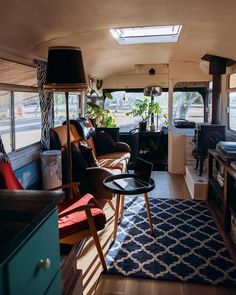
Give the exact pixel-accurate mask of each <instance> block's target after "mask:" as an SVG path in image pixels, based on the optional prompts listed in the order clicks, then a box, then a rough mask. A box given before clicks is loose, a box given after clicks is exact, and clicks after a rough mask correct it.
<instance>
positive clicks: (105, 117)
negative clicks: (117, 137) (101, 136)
mask: <svg viewBox="0 0 236 295" xmlns="http://www.w3.org/2000/svg"><path fill="white" fill-rule="evenodd" d="M87 105H88V107H87V109H86V113H85V116H86V117H87V118H88V119H92V120H94V122H95V125H96V127H115V126H116V121H115V117H114V116H113V115H112V113H111V112H110V111H109V110H105V109H103V108H102V107H101V106H99V105H97V104H95V103H93V102H88V103H87Z"/></svg>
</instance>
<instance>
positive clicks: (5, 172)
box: [0, 162, 24, 190]
mask: <svg viewBox="0 0 236 295" xmlns="http://www.w3.org/2000/svg"><path fill="white" fill-rule="evenodd" d="M0 188H1V189H10V190H13V189H24V188H23V186H22V185H21V183H20V182H19V180H18V179H17V178H16V176H15V174H14V171H13V169H12V166H11V163H10V162H0Z"/></svg>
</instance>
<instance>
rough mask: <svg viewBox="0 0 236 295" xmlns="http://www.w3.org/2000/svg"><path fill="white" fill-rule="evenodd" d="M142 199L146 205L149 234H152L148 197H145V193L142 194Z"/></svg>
mask: <svg viewBox="0 0 236 295" xmlns="http://www.w3.org/2000/svg"><path fill="white" fill-rule="evenodd" d="M144 199H145V204H146V209H147V217H148V222H149V225H150V229H151V232H152V233H153V225H152V218H151V213H150V208H149V203H148V195H147V193H144Z"/></svg>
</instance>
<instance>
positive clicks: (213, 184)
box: [209, 177, 224, 200]
mask: <svg viewBox="0 0 236 295" xmlns="http://www.w3.org/2000/svg"><path fill="white" fill-rule="evenodd" d="M209 184H210V185H211V188H212V189H213V190H214V192H215V193H216V194H217V197H219V198H220V199H221V200H223V199H224V188H223V187H221V186H220V185H219V183H218V182H217V180H216V179H215V178H214V177H211V178H210V179H209Z"/></svg>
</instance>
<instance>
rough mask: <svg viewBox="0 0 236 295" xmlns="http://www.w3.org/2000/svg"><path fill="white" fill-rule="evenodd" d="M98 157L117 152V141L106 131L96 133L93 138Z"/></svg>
mask: <svg viewBox="0 0 236 295" xmlns="http://www.w3.org/2000/svg"><path fill="white" fill-rule="evenodd" d="M93 140H94V144H95V148H96V153H97V156H101V155H105V154H109V153H114V152H117V151H118V149H117V147H116V143H115V141H114V140H113V139H112V137H111V136H110V134H108V133H107V132H105V131H101V132H96V134H95V135H94V136H93Z"/></svg>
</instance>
